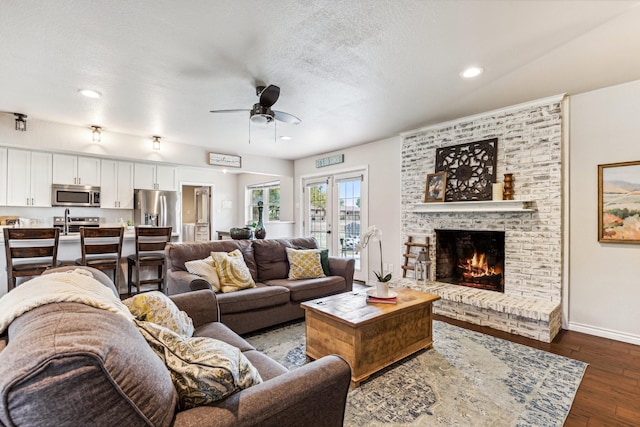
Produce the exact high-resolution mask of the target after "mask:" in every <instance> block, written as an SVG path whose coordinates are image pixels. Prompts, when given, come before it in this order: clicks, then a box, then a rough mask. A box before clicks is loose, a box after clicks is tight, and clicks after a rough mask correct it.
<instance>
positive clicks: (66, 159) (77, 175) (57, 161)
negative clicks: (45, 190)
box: [53, 154, 100, 186]
mask: <svg viewBox="0 0 640 427" xmlns="http://www.w3.org/2000/svg"><path fill="white" fill-rule="evenodd" d="M53 182H54V183H55V184H68V185H73V184H75V185H92V186H99V185H100V159H97V158H95V157H79V156H72V155H66V154H54V155H53Z"/></svg>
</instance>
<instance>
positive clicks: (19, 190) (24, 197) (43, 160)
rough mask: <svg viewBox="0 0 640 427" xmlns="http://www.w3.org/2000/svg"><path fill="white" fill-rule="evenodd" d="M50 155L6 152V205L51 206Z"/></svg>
mask: <svg viewBox="0 0 640 427" xmlns="http://www.w3.org/2000/svg"><path fill="white" fill-rule="evenodd" d="M51 177H52V155H51V153H40V152H37V151H26V150H14V149H8V150H7V205H8V206H42V207H50V206H51V184H52V180H51Z"/></svg>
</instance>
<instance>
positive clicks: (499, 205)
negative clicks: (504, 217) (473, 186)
mask: <svg viewBox="0 0 640 427" xmlns="http://www.w3.org/2000/svg"><path fill="white" fill-rule="evenodd" d="M533 211H535V208H533V202H529V201H525V200H487V201H468V202H443V203H416V204H415V205H413V206H412V207H411V208H409V212H416V213H431V212H533Z"/></svg>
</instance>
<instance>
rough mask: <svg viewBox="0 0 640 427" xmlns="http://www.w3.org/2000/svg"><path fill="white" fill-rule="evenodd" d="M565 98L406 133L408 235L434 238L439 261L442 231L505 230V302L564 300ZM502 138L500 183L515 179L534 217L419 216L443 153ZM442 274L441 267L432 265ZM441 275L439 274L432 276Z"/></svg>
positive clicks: (518, 197)
mask: <svg viewBox="0 0 640 427" xmlns="http://www.w3.org/2000/svg"><path fill="white" fill-rule="evenodd" d="M561 102H562V101H561V97H556V98H554V99H547V100H540V101H537V102H532V103H529V104H526V105H525V104H523V105H520V106H514V107H511V108H509V109H503V110H497V111H494V112H488V113H485V114H482V115H477V116H473V117H469V118H463V119H460V120H457V121H453V122H450V123H444V124H441V125H435V126H431V127H428V128H424V129H420V130H417V131H416V132H415V133H411V134H405V135H404V141H403V145H402V191H403V194H402V234H403V241H406V238H407V236H408V235H414V236H428V237H429V238H430V239H431V243H432V244H431V247H430V257H431V259H432V260H433V259H435V231H434V230H435V229H452V230H454V229H456V230H499V231H504V232H505V290H504V294H505V296H512V297H519V296H520V297H525V298H527V299H528V298H535V299H538V300H541V302H542V301H544V302H547V303H549V302H553V303H557V304H560V303H561V300H562V110H561V105H562V104H561ZM489 138H498V156H497V175H496V176H497V181H498V182H502V181H503V178H504V174H505V173H513V176H514V189H515V191H514V194H515V197H514V198H515V199H516V200H526V201H531V202H532V205H533V207H534V208H535V211H534V212H504V213H500V212H451V213H449V212H445V213H416V212H412V211H411V208H412V206H413V205H414V204H416V203H421V202H422V200H423V197H424V191H425V180H426V176H427V174H428V173H433V172H434V171H435V152H436V148H439V147H446V146H451V145H457V144H462V143H465V142H473V141H480V140H484V139H489ZM432 268H435V266H432ZM432 273H433V275H432V277H435V271H432Z"/></svg>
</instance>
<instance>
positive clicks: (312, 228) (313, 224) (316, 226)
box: [307, 184, 329, 248]
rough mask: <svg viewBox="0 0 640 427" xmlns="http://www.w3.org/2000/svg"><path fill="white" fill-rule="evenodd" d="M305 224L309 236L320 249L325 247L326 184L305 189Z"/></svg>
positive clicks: (326, 246)
mask: <svg viewBox="0 0 640 427" xmlns="http://www.w3.org/2000/svg"><path fill="white" fill-rule="evenodd" d="M307 197H308V200H307V202H308V203H307V206H308V207H309V208H308V209H309V211H308V212H307V224H309V236H310V237H315V238H316V240H317V241H318V245H319V246H320V247H321V248H328V247H329V246H328V245H327V229H328V228H327V184H313V185H310V186H308V187H307Z"/></svg>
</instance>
